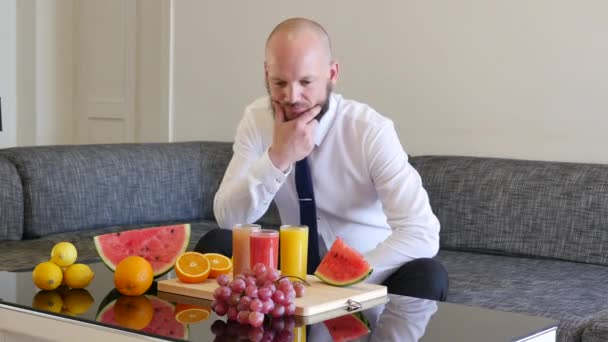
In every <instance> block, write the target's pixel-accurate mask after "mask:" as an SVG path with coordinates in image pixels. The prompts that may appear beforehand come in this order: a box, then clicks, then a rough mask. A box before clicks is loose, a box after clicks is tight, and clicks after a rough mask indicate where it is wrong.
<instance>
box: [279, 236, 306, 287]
mask: <svg viewBox="0 0 608 342" xmlns="http://www.w3.org/2000/svg"><path fill="white" fill-rule="evenodd" d="M280 232H281V234H280V235H281V275H287V276H295V277H299V278H302V279H304V280H306V261H307V260H308V227H307V226H281V228H280Z"/></svg>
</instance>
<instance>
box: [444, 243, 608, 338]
mask: <svg viewBox="0 0 608 342" xmlns="http://www.w3.org/2000/svg"><path fill="white" fill-rule="evenodd" d="M436 259H438V260H439V261H440V262H441V263H442V264H443V265H444V266H445V267H446V269H447V271H448V274H449V282H450V288H449V292H448V296H447V297H448V298H447V300H448V302H452V303H459V304H465V305H471V306H478V307H484V308H489V309H496V310H501V311H509V312H519V313H524V314H529V315H536V316H543V317H547V318H552V319H555V320H559V321H560V323H559V327H558V339H557V340H558V341H580V338H581V334H582V333H583V331H584V330H585V329H586V327H587V325H588V324H589V323H590V322H591V320H592V318H593V317H594V315H595V314H596V313H598V312H600V311H602V310H606V309H608V294H607V292H606V290H605V289H606V267H605V266H601V265H588V264H581V263H576V262H570V261H559V260H550V259H532V258H519V257H507V256H499V255H484V254H477V253H468V252H458V251H440V252H439V254H438V255H437V257H436ZM583 289H584V290H583Z"/></svg>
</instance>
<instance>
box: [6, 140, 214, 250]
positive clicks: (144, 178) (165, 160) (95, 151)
mask: <svg viewBox="0 0 608 342" xmlns="http://www.w3.org/2000/svg"><path fill="white" fill-rule="evenodd" d="M3 153H4V155H5V156H7V158H9V159H10V160H11V161H12V162H13V163H14V164H15V166H16V167H17V170H18V172H19V175H20V176H21V182H22V184H23V195H24V201H23V203H24V228H23V229H24V230H23V233H24V234H23V235H24V237H25V238H34V237H40V236H44V235H48V234H51V233H58V232H65V231H73V230H85V229H93V228H96V227H105V226H112V225H128V224H145V223H156V222H165V221H174V220H180V221H185V220H193V219H198V218H201V217H202V213H203V197H204V195H203V183H202V179H203V177H202V172H201V143H196V142H188V143H161V144H111V145H72V146H37V147H21V148H13V149H7V150H4V151H3Z"/></svg>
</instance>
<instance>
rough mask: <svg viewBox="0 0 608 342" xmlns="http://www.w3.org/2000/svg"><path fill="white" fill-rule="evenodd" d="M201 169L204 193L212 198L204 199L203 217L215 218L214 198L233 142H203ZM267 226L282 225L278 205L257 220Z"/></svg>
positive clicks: (228, 159)
mask: <svg viewBox="0 0 608 342" xmlns="http://www.w3.org/2000/svg"><path fill="white" fill-rule="evenodd" d="M201 146H202V158H201V169H202V174H203V181H202V182H203V193H205V194H210V198H205V200H204V201H203V218H205V219H208V220H214V219H215V215H214V213H213V198H214V197H215V193H216V192H217V190H218V188H219V187H220V183H221V182H222V178H224V173H225V172H226V168H228V164H229V163H230V159H231V158H232V154H233V149H232V143H228V142H202V145H201ZM257 223H259V224H261V225H262V226H263V227H265V228H278V227H279V226H280V225H281V219H280V217H279V211H278V209H277V208H276V205H275V204H274V202H273V204H272V205H271V206H270V208H269V209H268V211H266V213H265V214H264V215H263V216H262V217H261V218H260V219H259V220H258V221H257Z"/></svg>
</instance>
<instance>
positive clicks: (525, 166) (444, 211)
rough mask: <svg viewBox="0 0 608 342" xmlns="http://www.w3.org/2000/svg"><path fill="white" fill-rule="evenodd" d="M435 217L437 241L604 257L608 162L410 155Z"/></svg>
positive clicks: (582, 258)
mask: <svg viewBox="0 0 608 342" xmlns="http://www.w3.org/2000/svg"><path fill="white" fill-rule="evenodd" d="M410 163H411V164H412V165H413V166H414V167H415V168H416V169H417V170H418V172H419V173H420V175H421V177H422V181H423V185H424V187H425V188H426V190H427V191H428V194H429V198H430V202H431V206H432V207H433V211H434V212H435V214H436V215H437V217H438V218H439V220H440V222H441V233H440V234H441V247H442V248H444V249H456V250H468V251H482V252H488V253H498V254H505V255H519V256H535V257H545V258H555V259H563V260H571V261H579V262H586V263H596V264H602V265H608V165H597V164H579V163H561V162H544V161H526V160H510V159H496V158H473V157H445V156H419V157H413V158H411V159H410Z"/></svg>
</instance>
